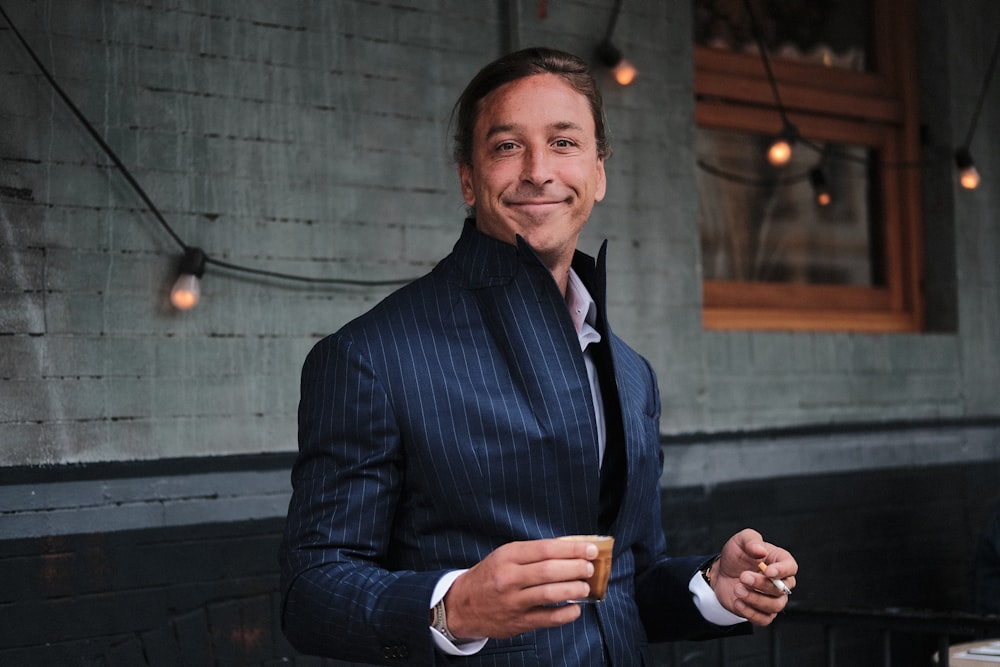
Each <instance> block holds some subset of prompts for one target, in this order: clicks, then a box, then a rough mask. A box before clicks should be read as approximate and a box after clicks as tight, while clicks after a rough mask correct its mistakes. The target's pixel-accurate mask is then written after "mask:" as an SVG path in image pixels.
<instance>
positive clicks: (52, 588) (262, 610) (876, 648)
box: [0, 462, 1000, 667]
mask: <svg viewBox="0 0 1000 667" xmlns="http://www.w3.org/2000/svg"><path fill="white" fill-rule="evenodd" d="M998 478H1000V462H994V463H992V464H990V465H949V466H934V467H917V468H905V469H903V468H901V469H897V470H883V471H870V472H854V473H842V474H826V475H815V476H811V477H793V478H776V479H772V480H763V481H759V480H758V481H745V482H730V483H724V484H718V485H714V486H711V487H704V486H699V487H676V488H671V489H666V490H665V491H664V495H663V499H664V528H665V530H666V532H667V537H668V543H669V544H670V545H671V550H672V551H673V552H674V553H678V554H683V553H695V552H698V553H700V552H704V551H708V550H711V549H712V548H714V547H716V546H717V545H718V544H720V543H721V542H722V541H723V540H724V539H726V538H727V537H728V536H729V535H730V534H732V533H733V532H735V531H737V530H739V529H741V528H743V527H745V526H747V525H752V526H755V527H757V528H759V529H760V530H761V531H762V532H763V534H764V535H765V536H772V537H773V539H775V540H777V539H778V538H779V537H780V541H781V542H782V543H783V544H787V545H789V546H790V547H792V548H793V549H794V551H795V553H796V557H797V559H798V561H799V564H800V566H801V568H802V574H801V576H800V577H799V579H798V587H797V589H796V591H795V594H794V602H795V604H796V605H798V606H800V607H805V608H821V609H838V608H840V609H844V608H850V609H856V610H857V609H886V608H890V607H895V608H898V607H905V608H912V609H925V610H938V611H944V610H965V611H969V610H971V608H972V590H971V585H972V577H971V574H972V568H973V553H974V549H975V543H976V539H977V538H978V535H979V533H980V531H981V530H982V529H983V527H984V526H985V524H986V520H987V518H988V516H989V513H990V512H991V511H994V510H995V509H996V507H997V506H1000V491H998V490H997V487H996V480H997V479H998ZM945 490H949V491H950V493H943V491H945ZM282 525H283V521H282V519H281V518H280V517H277V518H270V519H258V520H244V521H236V522H225V523H211V524H200V525H199V524H195V525H188V526H176V527H163V528H158V529H143V530H128V531H114V532H105V533H98V534H67V535H56V536H49V537H36V538H23V539H0V571H2V572H3V573H4V577H3V580H4V586H3V587H0V613H2V614H3V616H4V618H5V619H6V621H5V624H4V628H3V631H2V632H0V664H3V665H8V664H9V665H19V666H25V667H28V666H32V665H55V664H58V665H97V664H101V665H109V666H115V665H123V666H126V665H127V666H128V667H136V666H141V665H167V664H185V665H208V664H241V665H269V664H279V663H281V664H289V663H294V664H307V661H306V659H305V658H304V657H302V656H297V655H296V653H295V651H294V650H293V649H292V648H291V647H290V645H289V644H288V643H287V642H286V641H285V640H284V638H283V636H282V635H281V632H280V629H279V626H278V623H279V621H278V613H279V612H278V609H279V595H278V588H277V586H278V573H277V560H276V553H277V548H278V544H279V541H280V533H281V529H282ZM781 627H784V626H780V625H779V628H781ZM796 627H798V626H795V627H792V628H790V630H789V637H791V638H792V639H790V640H789V643H788V644H786V645H785V653H784V660H785V661H786V662H783V663H782V664H790V665H811V664H819V663H820V661H821V659H822V658H821V656H822V651H823V648H822V644H821V641H822V631H821V629H820V628H806V629H795V628H796ZM813 634H814V635H815V637H813V639H812V640H810V641H806V642H804V643H801V644H800V643H799V642H797V641H796V640H795V639H794V637H796V636H797V635H801V636H812V635H813ZM770 641H771V639H770V634H769V633H768V632H758V633H757V634H756V635H755V636H754V637H750V638H734V639H728V640H726V641H725V642H724V646H723V645H722V644H723V643H720V642H710V643H706V644H700V643H687V642H681V643H679V644H673V645H664V646H660V647H657V648H656V649H655V650H654V655H655V656H656V659H657V663H656V664H657V665H659V666H660V667H667V666H672V665H681V664H712V663H710V662H707V661H708V660H709V659H714V658H715V657H716V656H717V655H718V653H719V651H721V650H724V651H725V652H726V655H727V656H728V659H729V660H731V661H732V662H727V663H726V664H742V665H765V664H769V662H767V660H768V657H767V656H768V655H769V651H770ZM881 641H882V637H881V636H880V635H879V634H878V633H874V632H873V633H871V636H866V635H864V634H861V635H860V636H859V637H856V638H855V639H854V641H849V642H845V645H846V646H845V647H844V648H843V649H842V650H843V651H844V652H843V653H842V654H841V655H839V656H838V664H850V665H865V664H881V663H880V662H878V661H876V660H874V659H875V658H876V657H880V656H881ZM932 645H933V644H932ZM895 651H896V652H897V656H908V655H909V656H912V651H916V652H917V653H918V654H919V652H920V651H923V652H924V653H923V655H924V656H926V655H929V652H928V649H927V647H926V646H925V643H924V641H923V640H921V639H919V638H914V637H905V636H904V637H900V638H897V641H896V645H895ZM282 661H284V662H282ZM692 661H693V662H692ZM308 664H314V663H308ZM330 664H331V665H332V664H338V665H340V664H342V663H334V662H332V661H331V662H330ZM897 664H915V663H897Z"/></svg>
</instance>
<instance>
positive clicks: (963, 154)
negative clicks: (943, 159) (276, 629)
mask: <svg viewBox="0 0 1000 667" xmlns="http://www.w3.org/2000/svg"><path fill="white" fill-rule="evenodd" d="M955 166H956V167H957V168H958V182H959V183H961V184H962V187H963V188H965V189H966V190H975V189H976V188H978V187H979V171H978V170H977V169H976V163H975V162H973V161H972V154H971V153H969V149H968V148H959V149H958V150H957V151H955Z"/></svg>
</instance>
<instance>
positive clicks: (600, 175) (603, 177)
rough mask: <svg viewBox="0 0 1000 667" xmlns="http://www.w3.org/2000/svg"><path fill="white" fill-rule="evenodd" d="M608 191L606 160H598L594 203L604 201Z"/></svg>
mask: <svg viewBox="0 0 1000 667" xmlns="http://www.w3.org/2000/svg"><path fill="white" fill-rule="evenodd" d="M607 191H608V177H607V174H605V173H604V158H602V157H601V158H597V190H596V191H595V192H594V201H595V202H599V201H601V200H602V199H604V195H605V194H606V193H607Z"/></svg>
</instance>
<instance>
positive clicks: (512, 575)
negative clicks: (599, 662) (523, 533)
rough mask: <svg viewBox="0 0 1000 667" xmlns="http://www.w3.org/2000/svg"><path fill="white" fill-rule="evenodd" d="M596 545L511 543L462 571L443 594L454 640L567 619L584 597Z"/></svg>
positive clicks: (491, 635)
mask: <svg viewBox="0 0 1000 667" xmlns="http://www.w3.org/2000/svg"><path fill="white" fill-rule="evenodd" d="M595 558H597V547H596V546H595V545H593V544H591V543H589V542H574V541H567V540H558V539H545V540H532V541H528V542H511V543H509V544H505V545H503V546H502V547H500V548H498V549H497V550H496V551H494V552H493V553H491V554H490V555H488V556H487V557H486V558H484V559H483V560H481V561H480V562H479V563H477V564H476V565H474V566H473V567H472V568H470V569H469V570H467V571H466V572H464V573H462V575H460V576H459V577H458V578H457V579H456V580H455V583H453V584H452V586H451V589H450V590H449V591H448V593H447V595H446V596H445V608H446V609H447V610H448V629H449V630H450V631H451V633H452V634H453V635H455V636H456V637H460V638H470V639H471V638H502V637H512V636H514V635H518V634H521V633H522V632H527V631H529V630H534V629H536V628H550V627H555V626H559V625H565V624H566V623H571V622H572V621H575V620H576V619H577V618H579V617H580V605H578V604H563V603H564V602H565V601H566V600H571V599H579V598H583V597H586V596H587V595H588V594H589V592H590V586H589V585H588V584H587V582H586V581H585V579H586V578H587V577H589V576H590V575H591V574H592V573H593V571H594V565H593V564H592V563H591V562H590V561H591V560H593V559H595Z"/></svg>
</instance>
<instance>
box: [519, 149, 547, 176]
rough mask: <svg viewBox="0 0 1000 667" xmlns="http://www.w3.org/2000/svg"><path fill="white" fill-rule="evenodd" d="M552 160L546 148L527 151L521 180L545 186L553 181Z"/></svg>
mask: <svg viewBox="0 0 1000 667" xmlns="http://www.w3.org/2000/svg"><path fill="white" fill-rule="evenodd" d="M551 160H552V158H551V156H550V155H549V153H548V151H547V150H545V148H544V147H541V148H533V149H531V150H528V151H525V153H524V163H523V164H522V174H521V178H522V179H523V180H524V181H526V182H528V183H531V184H533V185H544V184H545V183H548V182H549V181H551V180H552V162H551Z"/></svg>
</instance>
